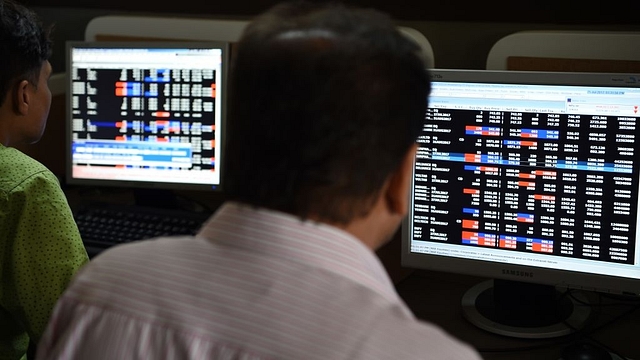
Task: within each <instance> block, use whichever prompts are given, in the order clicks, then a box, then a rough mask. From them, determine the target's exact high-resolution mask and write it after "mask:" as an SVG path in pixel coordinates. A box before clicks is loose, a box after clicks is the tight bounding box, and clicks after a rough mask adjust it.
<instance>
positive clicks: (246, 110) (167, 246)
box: [37, 3, 480, 360]
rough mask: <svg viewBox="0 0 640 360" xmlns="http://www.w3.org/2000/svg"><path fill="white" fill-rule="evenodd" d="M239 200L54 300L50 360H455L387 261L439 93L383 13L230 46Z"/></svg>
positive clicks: (232, 150)
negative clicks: (405, 296) (380, 253)
mask: <svg viewBox="0 0 640 360" xmlns="http://www.w3.org/2000/svg"><path fill="white" fill-rule="evenodd" d="M233 55H234V63H233V67H232V69H231V75H230V88H229V91H230V92H229V93H230V95H229V98H228V100H229V102H228V123H227V126H226V128H227V129H226V134H225V135H227V137H226V148H225V149H224V150H225V160H226V168H225V169H224V171H225V173H224V174H223V176H224V178H223V180H224V181H225V182H224V186H225V192H226V194H227V196H228V198H229V200H228V201H227V202H226V203H225V204H223V205H222V206H221V207H220V208H219V209H218V210H217V211H216V213H215V214H214V215H213V216H212V217H211V219H209V220H208V221H207V223H205V224H204V226H203V228H202V230H201V231H200V232H199V234H198V235H197V236H195V237H180V238H159V239H154V240H150V241H141V242H137V243H131V244H127V245H122V246H118V247H114V248H111V249H109V250H107V251H105V252H103V253H102V254H101V255H100V256H99V257H97V258H96V259H95V260H93V261H92V263H90V264H89V265H87V266H86V267H85V268H84V269H83V270H82V271H81V272H80V273H79V275H78V276H77V277H76V279H75V281H74V282H73V284H72V285H71V286H70V288H69V289H68V291H67V292H66V293H65V294H64V296H63V297H62V299H61V300H60V301H59V302H58V305H57V307H56V309H55V313H54V315H53V317H52V318H51V321H50V324H49V327H48V329H47V331H46V333H45V336H44V338H43V339H42V341H41V345H40V347H39V349H38V357H37V358H38V359H40V360H43V359H92V360H101V359H305V360H307V359H318V360H320V359H322V360H328V359H331V360H335V359H402V360H406V359H434V360H435V359H437V360H446V359H451V360H453V359H455V360H477V359H480V357H479V355H478V353H477V352H476V351H475V350H474V349H472V348H471V347H469V346H468V345H467V344H464V343H462V342H460V341H458V340H457V339H455V338H453V337H451V336H450V335H449V334H447V333H445V332H444V331H443V330H442V329H440V328H438V327H437V326H435V325H433V324H429V323H425V322H423V321H420V320H418V319H416V318H415V317H414V316H413V314H412V313H411V311H410V310H409V309H408V308H407V307H406V305H405V304H404V303H403V302H402V300H401V299H400V298H399V296H398V295H397V293H396V292H395V289H394V287H393V285H392V283H391V281H390V280H389V277H388V275H387V274H386V272H385V270H384V268H383V266H382V265H381V263H380V261H379V259H378V258H377V257H376V256H375V252H374V251H375V250H376V249H377V248H379V247H380V246H382V245H383V244H385V243H386V242H387V241H388V240H389V239H390V238H391V236H392V235H393V234H394V233H395V231H396V230H397V229H398V227H399V225H400V223H401V220H402V218H403V217H404V216H405V215H406V213H407V208H408V206H409V205H408V201H409V183H410V182H409V180H410V177H411V175H412V162H413V159H414V156H415V153H416V151H417V148H418V146H417V144H416V139H417V137H418V134H419V133H420V132H421V130H422V128H423V126H424V114H425V111H426V107H427V97H428V94H429V91H430V82H429V78H428V73H427V71H426V70H425V69H424V63H423V62H422V61H421V59H420V56H419V48H418V46H417V45H416V44H414V43H413V42H412V41H411V40H409V39H408V38H406V37H405V36H403V35H402V34H401V33H399V32H398V30H397V29H396V26H395V25H394V24H393V23H392V21H391V20H390V19H389V18H388V17H387V16H386V15H384V14H380V13H378V12H376V11H372V10H361V9H352V8H348V7H345V6H342V5H335V4H333V5H327V4H324V5H323V4H310V3H296V4H293V3H292V4H281V5H279V6H276V7H275V8H273V9H271V10H270V11H268V12H267V13H265V14H263V15H261V16H259V17H257V18H256V19H255V21H253V22H252V23H251V24H250V25H249V26H248V27H247V29H246V30H245V32H244V34H243V36H242V38H241V40H240V41H239V43H238V44H237V46H236V47H235V48H234V54H233Z"/></svg>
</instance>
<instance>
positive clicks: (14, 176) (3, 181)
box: [0, 147, 59, 192]
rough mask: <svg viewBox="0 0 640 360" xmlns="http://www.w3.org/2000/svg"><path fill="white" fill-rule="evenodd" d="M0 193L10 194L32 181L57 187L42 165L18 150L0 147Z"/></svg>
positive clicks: (56, 183) (48, 171) (50, 174)
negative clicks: (43, 182)
mask: <svg viewBox="0 0 640 360" xmlns="http://www.w3.org/2000/svg"><path fill="white" fill-rule="evenodd" d="M0 174H2V175H1V176H0V191H3V192H10V191H13V190H14V189H15V188H16V187H20V186H23V185H25V183H29V182H30V181H31V180H33V179H40V180H41V181H42V180H44V181H45V182H47V183H53V184H55V185H56V186H59V182H58V180H57V178H56V177H55V175H53V173H52V172H51V171H50V170H49V169H47V167H46V166H44V165H43V164H42V163H40V162H38V161H37V160H35V159H33V158H31V157H29V156H27V155H25V154H24V153H22V152H20V151H19V150H16V149H13V148H7V147H0Z"/></svg>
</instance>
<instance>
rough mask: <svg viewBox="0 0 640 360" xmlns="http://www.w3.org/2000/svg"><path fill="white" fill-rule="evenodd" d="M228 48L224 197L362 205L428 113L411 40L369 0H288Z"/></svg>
mask: <svg viewBox="0 0 640 360" xmlns="http://www.w3.org/2000/svg"><path fill="white" fill-rule="evenodd" d="M233 56H234V59H233V65H232V68H231V74H230V88H229V90H230V91H229V94H230V95H229V107H228V125H227V133H226V135H227V142H226V153H225V154H226V161H225V163H226V166H227V167H226V169H225V174H226V179H225V180H226V181H225V184H226V185H225V186H227V188H226V192H227V194H228V195H229V197H230V198H231V199H234V200H238V201H242V202H244V203H248V204H252V205H256V206H261V207H267V208H271V209H275V210H280V211H284V212H288V213H291V214H295V215H298V216H300V217H302V218H306V217H308V216H314V217H315V218H318V219H321V220H324V221H327V222H333V223H342V224H346V223H348V222H350V221H351V220H352V219H354V218H357V217H359V216H363V215H366V214H367V213H368V211H369V210H370V208H371V207H372V205H373V201H374V200H375V198H376V196H377V195H378V194H379V191H380V189H381V187H382V186H383V184H384V182H385V180H386V179H387V177H388V176H389V174H390V173H391V172H392V171H394V170H395V169H396V168H397V166H398V165H399V163H400V160H401V159H402V157H403V156H404V155H405V154H406V152H407V151H408V150H409V148H410V147H411V146H412V145H413V144H414V143H415V141H416V139H417V136H418V135H419V133H420V131H421V130H422V128H423V125H424V118H425V111H426V107H427V96H428V94H429V90H430V82H429V78H428V73H427V70H426V69H425V64H424V63H423V62H422V60H421V58H420V55H419V48H418V46H417V45H416V44H415V43H414V42H413V41H411V40H410V39H408V38H407V37H405V36H404V35H402V34H401V33H400V32H399V31H398V30H397V28H396V26H395V25H394V24H393V22H392V20H391V19H390V18H389V17H387V16H386V15H385V14H382V13H380V12H377V11H375V10H370V9H356V8H349V7H347V6H345V5H340V4H333V3H321V4H316V3H305V2H295V3H285V4H280V5H277V6H276V7H274V8H272V9H271V10H270V11H268V12H267V13H265V14H263V15H262V16H260V17H258V18H256V20H254V21H253V22H252V23H251V24H250V25H249V26H248V27H247V29H246V30H245V33H244V34H243V36H242V37H241V39H240V41H239V43H238V46H237V47H236V48H235V49H234V54H233Z"/></svg>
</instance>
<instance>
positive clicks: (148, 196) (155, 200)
mask: <svg viewBox="0 0 640 360" xmlns="http://www.w3.org/2000/svg"><path fill="white" fill-rule="evenodd" d="M133 198H134V201H135V204H136V205H137V206H144V207H153V208H162V209H177V208H178V199H177V197H176V194H175V193H174V192H173V191H172V190H167V189H153V188H137V189H133Z"/></svg>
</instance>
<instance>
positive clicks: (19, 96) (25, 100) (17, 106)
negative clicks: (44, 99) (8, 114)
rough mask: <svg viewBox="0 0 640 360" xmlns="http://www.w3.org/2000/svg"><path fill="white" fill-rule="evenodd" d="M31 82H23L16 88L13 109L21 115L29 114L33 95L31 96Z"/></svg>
mask: <svg viewBox="0 0 640 360" xmlns="http://www.w3.org/2000/svg"><path fill="white" fill-rule="evenodd" d="M28 90H29V81H27V80H22V81H20V82H19V83H18V84H17V85H16V87H15V93H14V96H13V108H14V110H15V112H16V113H17V114H19V115H27V114H28V113H29V104H30V103H31V95H30V94H29V91H28Z"/></svg>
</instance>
